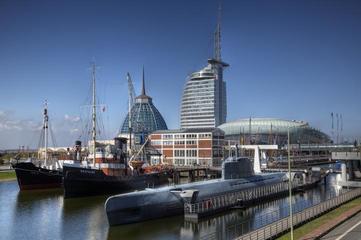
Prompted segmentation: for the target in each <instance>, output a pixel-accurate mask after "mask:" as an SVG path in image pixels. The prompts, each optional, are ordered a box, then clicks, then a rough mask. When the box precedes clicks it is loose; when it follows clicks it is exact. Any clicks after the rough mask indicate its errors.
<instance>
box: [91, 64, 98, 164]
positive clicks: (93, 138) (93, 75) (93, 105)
mask: <svg viewBox="0 0 361 240" xmlns="http://www.w3.org/2000/svg"><path fill="white" fill-rule="evenodd" d="M92 79H93V102H92V110H93V111H92V123H93V130H92V140H93V166H94V167H95V141H96V136H97V132H96V102H95V63H93V65H92Z"/></svg>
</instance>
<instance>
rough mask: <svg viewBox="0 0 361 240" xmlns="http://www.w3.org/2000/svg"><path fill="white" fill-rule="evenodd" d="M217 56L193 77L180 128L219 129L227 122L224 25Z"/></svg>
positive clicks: (185, 94) (218, 35)
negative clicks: (222, 47) (224, 79)
mask: <svg viewBox="0 0 361 240" xmlns="http://www.w3.org/2000/svg"><path fill="white" fill-rule="evenodd" d="M214 46H215V48H214V50H215V51H214V57H213V58H211V59H209V60H208V65H207V66H206V67H205V68H203V69H201V70H200V71H197V72H194V73H192V74H191V75H190V77H189V79H188V80H187V83H186V85H185V87H184V91H183V97H182V103H181V112H180V125H181V126H180V127H181V129H187V128H203V127H217V126H218V125H221V124H222V123H224V122H226V117H227V92H226V82H225V81H223V68H225V67H228V66H229V65H228V64H227V63H225V62H223V61H222V59H221V24H220V20H219V21H218V24H217V30H216V32H215V44H214Z"/></svg>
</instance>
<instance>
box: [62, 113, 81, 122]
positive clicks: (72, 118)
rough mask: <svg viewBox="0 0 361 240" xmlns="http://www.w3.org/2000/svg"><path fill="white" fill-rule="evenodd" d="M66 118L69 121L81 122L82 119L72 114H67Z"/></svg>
mask: <svg viewBox="0 0 361 240" xmlns="http://www.w3.org/2000/svg"><path fill="white" fill-rule="evenodd" d="M64 119H65V121H69V122H79V121H80V117H79V116H70V115H68V114H65V116H64Z"/></svg>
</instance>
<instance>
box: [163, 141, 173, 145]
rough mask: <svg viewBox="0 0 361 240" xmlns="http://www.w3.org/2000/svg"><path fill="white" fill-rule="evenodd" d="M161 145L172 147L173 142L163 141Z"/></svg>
mask: <svg viewBox="0 0 361 240" xmlns="http://www.w3.org/2000/svg"><path fill="white" fill-rule="evenodd" d="M163 145H173V141H164V142H163Z"/></svg>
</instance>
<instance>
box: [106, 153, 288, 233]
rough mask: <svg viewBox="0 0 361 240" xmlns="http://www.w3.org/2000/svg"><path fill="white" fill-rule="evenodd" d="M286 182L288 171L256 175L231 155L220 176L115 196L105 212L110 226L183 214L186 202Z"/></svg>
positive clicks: (245, 162)
mask: <svg viewBox="0 0 361 240" xmlns="http://www.w3.org/2000/svg"><path fill="white" fill-rule="evenodd" d="M285 181H288V175H287V174H286V173H259V174H255V173H254V167H253V166H252V162H251V160H250V159H249V158H245V157H229V158H227V159H226V160H225V161H224V162H223V164H222V178H221V179H215V180H209V181H203V182H194V183H188V184H182V185H175V186H168V187H162V188H157V189H145V190H143V191H137V192H132V193H125V194H119V195H114V196H111V197H109V198H108V199H107V200H106V202H105V211H106V214H107V218H108V222H109V225H110V226H114V225H121V224H129V223H136V222H141V221H145V220H150V219H155V218H161V217H169V216H173V215H180V214H183V213H184V203H185V201H191V202H195V201H202V200H207V199H209V198H211V197H215V196H217V195H222V194H225V193H230V192H239V191H242V190H243V189H244V190H246V189H250V188H254V187H260V186H265V185H269V184H276V183H281V182H285Z"/></svg>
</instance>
